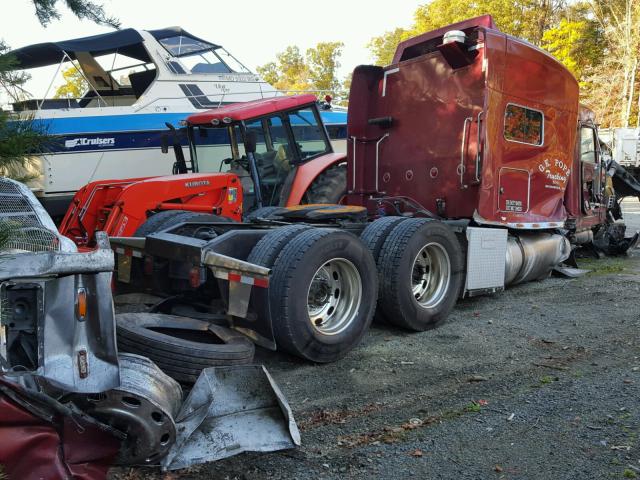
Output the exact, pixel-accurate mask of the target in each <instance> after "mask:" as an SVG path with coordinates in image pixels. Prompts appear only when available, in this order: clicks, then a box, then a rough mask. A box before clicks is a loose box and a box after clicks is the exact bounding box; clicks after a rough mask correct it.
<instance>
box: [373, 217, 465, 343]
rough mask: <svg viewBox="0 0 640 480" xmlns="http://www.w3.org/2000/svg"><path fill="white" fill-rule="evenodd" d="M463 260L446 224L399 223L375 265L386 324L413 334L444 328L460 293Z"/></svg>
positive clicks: (430, 222) (420, 221)
mask: <svg viewBox="0 0 640 480" xmlns="http://www.w3.org/2000/svg"><path fill="white" fill-rule="evenodd" d="M463 258H464V256H463V254H462V249H461V247H460V244H459V243H458V240H457V238H456V235H455V233H454V232H453V231H452V230H451V229H450V228H449V227H448V226H447V225H445V224H444V223H442V222H439V221H436V220H428V219H422V218H413V219H408V220H406V221H404V222H401V223H399V224H398V225H397V226H396V227H395V228H394V229H393V230H392V231H391V233H389V235H388V236H387V239H386V241H385V242H384V245H383V246H382V249H381V251H380V257H379V260H378V272H379V275H380V280H381V284H380V296H379V299H380V301H379V306H380V307H381V308H382V311H383V313H384V316H385V318H386V319H387V320H388V321H389V322H391V323H393V324H395V325H398V326H400V327H403V328H406V329H409V330H414V331H423V330H428V329H431V328H435V327H437V326H438V325H440V324H441V323H442V322H444V321H445V319H446V318H447V315H448V314H449V312H450V311H451V310H452V309H453V306H454V305H455V304H456V301H457V299H458V296H459V293H460V289H461V287H462V280H463V278H464V262H463Z"/></svg>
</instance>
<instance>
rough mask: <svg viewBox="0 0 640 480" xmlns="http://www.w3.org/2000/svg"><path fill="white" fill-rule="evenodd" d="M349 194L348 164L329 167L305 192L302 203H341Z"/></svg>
mask: <svg viewBox="0 0 640 480" xmlns="http://www.w3.org/2000/svg"><path fill="white" fill-rule="evenodd" d="M346 194H347V165H346V163H345V164H341V165H334V166H333V167H329V168H327V169H326V170H325V171H324V172H322V173H321V174H320V175H318V177H317V178H316V179H315V180H314V181H313V183H312V184H311V185H310V186H309V188H308V189H307V191H306V192H305V194H304V196H303V197H302V198H303V201H302V203H340V201H341V200H342V198H343V197H344V196H345V195H346Z"/></svg>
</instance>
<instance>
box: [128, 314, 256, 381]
mask: <svg viewBox="0 0 640 480" xmlns="http://www.w3.org/2000/svg"><path fill="white" fill-rule="evenodd" d="M116 327H117V335H118V349H119V350H120V351H121V352H129V353H136V354H138V355H143V356H146V357H149V358H150V359H151V360H152V361H153V362H154V363H155V364H156V365H158V367H160V369H161V370H162V371H163V372H165V373H166V374H167V375H169V376H171V377H172V378H174V379H176V380H178V381H180V382H184V383H193V382H195V381H196V380H197V379H198V376H199V375H200V372H201V371H202V370H203V369H205V368H207V367H216V366H221V365H246V364H250V363H251V362H252V361H253V354H254V350H255V347H254V345H253V343H252V342H251V340H249V339H248V338H247V337H245V336H244V335H242V334H241V333H238V332H236V331H235V330H231V329H230V328H226V327H222V326H219V325H213V324H211V323H209V322H205V321H202V320H196V319H193V318H187V317H178V316H176V315H166V314H162V313H122V314H118V315H116Z"/></svg>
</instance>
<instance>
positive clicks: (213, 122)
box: [211, 118, 220, 126]
mask: <svg viewBox="0 0 640 480" xmlns="http://www.w3.org/2000/svg"><path fill="white" fill-rule="evenodd" d="M211 125H214V126H215V125H220V120H218V119H217V118H214V119H213V120H211Z"/></svg>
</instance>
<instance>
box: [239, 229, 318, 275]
mask: <svg viewBox="0 0 640 480" xmlns="http://www.w3.org/2000/svg"><path fill="white" fill-rule="evenodd" d="M310 228H311V227H310V226H309V225H302V224H294V225H287V226H285V227H281V228H276V229H274V230H271V231H270V232H269V233H267V234H266V235H265V236H264V237H262V238H261V239H260V241H259V242H258V243H256V245H255V247H253V250H251V253H250V254H249V257H247V262H249V263H255V264H257V265H262V266H263V267H267V268H271V267H273V264H274V262H275V261H276V258H277V257H278V255H279V254H280V252H281V251H282V249H283V248H284V247H285V245H287V244H288V243H289V242H290V241H291V240H293V239H294V238H295V237H297V236H298V235H299V234H300V233H302V232H304V231H305V230H309V229H310Z"/></svg>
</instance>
